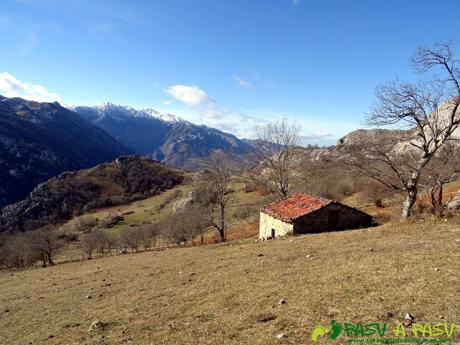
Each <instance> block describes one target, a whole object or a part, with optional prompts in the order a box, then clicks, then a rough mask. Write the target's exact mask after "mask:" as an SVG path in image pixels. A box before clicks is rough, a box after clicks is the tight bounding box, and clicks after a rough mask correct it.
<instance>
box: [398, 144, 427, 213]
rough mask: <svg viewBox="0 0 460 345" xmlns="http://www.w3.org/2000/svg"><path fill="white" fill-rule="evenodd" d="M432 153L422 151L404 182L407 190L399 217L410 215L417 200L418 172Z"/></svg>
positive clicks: (419, 172)
mask: <svg viewBox="0 0 460 345" xmlns="http://www.w3.org/2000/svg"><path fill="white" fill-rule="evenodd" d="M433 154H434V152H433V153H430V154H428V153H426V152H425V153H423V154H422V156H421V157H420V159H419V161H418V163H417V165H416V167H415V169H414V171H413V172H412V175H411V177H410V179H409V181H408V183H407V184H406V187H405V190H406V192H407V195H406V200H404V203H403V209H402V213H401V219H408V218H409V217H410V216H411V213H412V208H413V207H414V204H415V201H416V200H417V192H418V191H417V185H418V180H419V178H420V174H421V172H422V170H423V168H424V167H425V165H426V164H427V163H428V162H429V161H430V159H431V157H432V156H433Z"/></svg>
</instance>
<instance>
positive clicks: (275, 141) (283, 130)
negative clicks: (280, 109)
mask: <svg viewBox="0 0 460 345" xmlns="http://www.w3.org/2000/svg"><path fill="white" fill-rule="evenodd" d="M258 132H259V133H258V138H259V142H260V143H261V146H263V147H265V148H266V149H264V150H261V151H262V152H264V157H263V161H262V163H261V165H262V168H264V179H263V180H264V182H265V184H266V185H267V186H268V187H269V188H271V189H272V190H273V191H274V192H275V193H276V194H277V195H278V196H279V197H281V198H283V197H286V196H287V195H288V194H289V190H290V187H291V179H292V176H293V175H294V174H295V163H296V148H297V147H298V145H299V141H300V126H299V125H298V124H297V123H295V122H292V121H289V120H288V119H287V118H285V117H283V118H282V119H280V120H278V121H276V122H273V123H269V124H267V125H265V126H264V127H262V128H260V129H259V130H258Z"/></svg>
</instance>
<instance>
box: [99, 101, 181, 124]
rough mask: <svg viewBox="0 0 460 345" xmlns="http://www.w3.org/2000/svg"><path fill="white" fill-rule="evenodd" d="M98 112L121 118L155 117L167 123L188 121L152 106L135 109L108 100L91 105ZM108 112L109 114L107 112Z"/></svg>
mask: <svg viewBox="0 0 460 345" xmlns="http://www.w3.org/2000/svg"><path fill="white" fill-rule="evenodd" d="M93 108H94V109H95V110H97V111H98V112H99V113H104V115H109V116H111V117H113V118H122V117H137V118H142V117H143V118H156V119H159V120H161V121H164V122H168V123H188V121H186V120H184V119H182V118H180V117H179V116H176V115H173V114H169V113H161V112H159V111H157V110H155V109H152V108H141V109H136V108H133V107H131V106H128V105H119V104H114V103H110V102H105V103H102V104H101V105H97V106H95V107H93ZM107 112H110V114H107Z"/></svg>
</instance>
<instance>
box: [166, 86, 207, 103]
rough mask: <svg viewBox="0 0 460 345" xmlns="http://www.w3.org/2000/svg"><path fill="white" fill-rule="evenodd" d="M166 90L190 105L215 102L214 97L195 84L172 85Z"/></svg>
mask: <svg viewBox="0 0 460 345" xmlns="http://www.w3.org/2000/svg"><path fill="white" fill-rule="evenodd" d="M165 92H166V93H167V94H169V95H170V96H172V97H174V98H175V99H177V100H178V101H180V102H182V103H184V104H185V105H186V106H188V107H197V106H204V105H208V104H212V103H213V100H212V98H211V97H209V96H208V95H207V94H206V92H204V91H203V90H202V89H200V88H199V87H198V86H194V85H191V86H189V85H182V84H178V85H172V86H170V87H169V88H167V89H166V90H165Z"/></svg>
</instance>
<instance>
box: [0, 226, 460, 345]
mask: <svg viewBox="0 0 460 345" xmlns="http://www.w3.org/2000/svg"><path fill="white" fill-rule="evenodd" d="M459 238H460V231H459V227H458V225H455V224H447V223H438V224H435V223H427V222H413V223H409V224H399V223H393V224H388V225H385V226H381V227H377V228H372V229H364V230H355V231H346V232H336V233H328V234H316V235H305V236H301V237H294V238H287V239H285V240H276V241H270V242H264V243H254V241H253V240H246V241H244V242H239V241H235V242H229V243H226V244H219V245H210V246H205V247H192V248H180V249H170V250H165V251H162V252H145V253H139V254H127V255H119V256H113V257H109V258H104V259H96V260H92V261H86V262H74V263H67V264H61V265H57V266H54V267H50V268H46V269H30V270H26V271H20V272H0V291H1V293H0V306H1V310H0V343H1V344H8V345H13V344H21V345H22V344H65V345H70V344H277V343H284V344H307V343H310V341H309V336H310V332H311V330H312V328H313V327H314V326H315V325H317V324H319V323H323V324H326V325H327V324H329V322H330V320H331V318H335V319H336V320H339V321H345V322H346V321H350V322H358V321H388V322H389V324H390V327H391V326H393V325H394V324H395V322H396V321H397V320H398V319H400V318H401V317H402V316H403V315H404V314H405V313H407V312H410V313H411V314H413V315H415V316H416V318H417V321H418V322H424V321H430V322H435V321H441V320H442V321H449V322H454V323H456V324H457V325H458V324H459V322H460V320H459V318H460V313H459V310H460V284H459V277H460V268H459V265H458V263H459V260H460V245H459V244H458V243H456V239H459ZM259 253H263V256H259V255H258V254H259ZM307 256H308V257H307ZM435 268H439V270H435ZM87 295H90V296H91V297H92V298H91V299H87V298H86V296H87ZM282 298H284V299H286V300H287V304H284V305H282V306H279V305H278V302H279V300H280V299H282ZM388 313H393V314H394V317H391V316H389V315H391V314H388ZM262 314H274V315H275V316H276V318H275V319H274V320H269V321H266V322H257V321H256V319H257V318H258V317H259V316H260V315H262ZM94 320H102V321H104V322H108V326H107V328H106V329H103V330H100V331H95V332H89V331H88V327H89V326H90V324H91V322H92V321H94ZM279 332H284V333H285V334H286V338H284V339H282V340H277V339H276V334H278V333H279ZM331 343H334V344H341V343H343V336H342V337H341V338H339V341H335V342H331Z"/></svg>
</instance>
